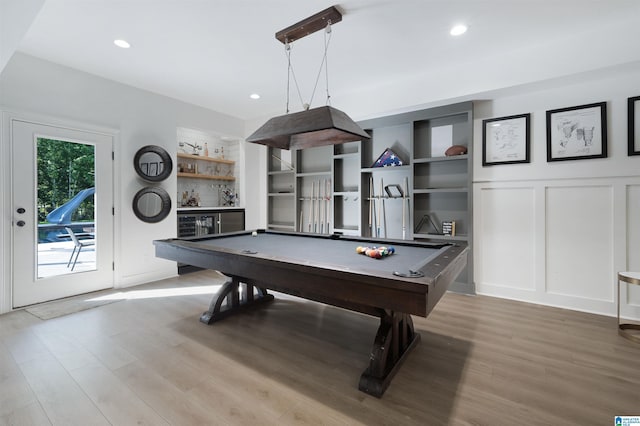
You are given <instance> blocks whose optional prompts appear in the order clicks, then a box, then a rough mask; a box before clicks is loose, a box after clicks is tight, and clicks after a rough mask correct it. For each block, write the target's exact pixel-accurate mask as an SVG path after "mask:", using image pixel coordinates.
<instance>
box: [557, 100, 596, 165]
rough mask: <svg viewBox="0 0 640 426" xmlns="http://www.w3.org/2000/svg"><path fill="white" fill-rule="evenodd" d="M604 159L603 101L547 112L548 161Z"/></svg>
mask: <svg viewBox="0 0 640 426" xmlns="http://www.w3.org/2000/svg"><path fill="white" fill-rule="evenodd" d="M606 157H607V103H606V102H599V103H594V104H588V105H580V106H575V107H571V108H561V109H554V110H550V111H547V161H564V160H584V159H588V158H606Z"/></svg>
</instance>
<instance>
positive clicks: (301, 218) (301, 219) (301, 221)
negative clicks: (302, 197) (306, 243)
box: [298, 209, 304, 232]
mask: <svg viewBox="0 0 640 426" xmlns="http://www.w3.org/2000/svg"><path fill="white" fill-rule="evenodd" d="M303 210H304V209H300V224H299V225H298V229H299V230H300V232H302V224H303V223H304V221H303V217H302V211H303Z"/></svg>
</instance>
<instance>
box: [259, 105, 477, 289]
mask: <svg viewBox="0 0 640 426" xmlns="http://www.w3.org/2000/svg"><path fill="white" fill-rule="evenodd" d="M472 111H473V105H472V103H471V102H464V103H460V104H455V105H448V106H443V107H437V108H430V109H426V110H421V111H414V112H409V113H404V114H398V115H393V116H387V117H381V118H377V119H372V120H367V121H363V122H360V123H359V124H360V126H361V127H362V128H363V129H365V130H366V131H367V132H368V133H369V134H370V135H371V140H369V141H362V142H360V141H357V142H348V143H344V144H340V145H333V146H329V147H326V146H325V147H318V148H312V149H305V150H299V151H294V152H292V153H290V154H287V155H289V157H287V158H290V159H291V165H292V167H293V170H291V169H287V170H282V168H283V167H284V166H283V164H282V163H281V162H280V161H277V160H274V159H273V157H278V158H281V157H280V156H281V154H282V155H284V154H283V152H282V151H281V150H278V149H275V148H269V150H270V153H269V157H270V159H269V167H268V179H269V194H268V197H269V202H268V205H269V220H268V222H269V227H270V228H272V229H287V230H296V231H303V232H325V233H327V232H329V233H343V234H350V235H362V236H367V237H370V236H373V237H380V238H388V239H414V240H423V241H434V242H438V241H451V242H458V243H462V244H468V246H469V248H471V247H472V236H473V229H472V225H473V220H472V217H473V203H472V191H471V179H472V156H473V153H472V151H471V149H472V140H473V137H472V136H473V135H472V131H473V130H472V128H473V117H472ZM451 145H463V146H466V147H467V153H466V154H463V155H458V156H445V155H444V151H445V150H446V148H447V147H448V146H451ZM386 149H391V150H392V151H393V152H394V153H395V154H396V155H397V157H398V158H399V159H400V160H401V161H402V165H396V166H393V167H374V163H376V160H377V159H378V158H379V157H380V155H381V154H382V153H383V152H385V150H386ZM326 182H330V184H329V185H330V190H328V189H325V188H326V186H325V185H326ZM318 185H320V187H321V190H320V192H319V193H318V189H317V188H318ZM318 206H321V208H322V206H324V208H326V209H328V212H327V211H325V213H324V214H325V216H324V218H323V217H322V216H321V217H320V219H319V220H318V219H317V215H321V213H320V212H318V211H317V210H316V209H317V207H318ZM321 211H322V210H321ZM448 221H452V222H455V235H443V232H442V222H448ZM318 223H322V224H323V225H322V226H321V225H318ZM467 265H468V266H467V270H466V272H463V273H462V274H461V276H460V277H459V278H458V281H459V282H456V283H455V284H454V286H453V287H452V289H453V290H457V291H462V292H467V293H474V292H475V288H474V285H473V256H472V254H471V253H470V254H469V257H468V262H467Z"/></svg>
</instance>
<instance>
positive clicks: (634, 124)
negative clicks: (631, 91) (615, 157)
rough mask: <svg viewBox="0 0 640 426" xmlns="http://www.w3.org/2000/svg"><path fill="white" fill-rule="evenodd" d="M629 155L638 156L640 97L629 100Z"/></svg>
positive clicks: (639, 151) (639, 152) (639, 147)
mask: <svg viewBox="0 0 640 426" xmlns="http://www.w3.org/2000/svg"><path fill="white" fill-rule="evenodd" d="M628 102H629V107H628V114H629V118H628V121H627V125H628V126H629V131H628V135H629V136H628V138H629V155H640V96H635V97H633V98H629V101H628Z"/></svg>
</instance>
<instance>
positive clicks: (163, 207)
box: [133, 187, 171, 223]
mask: <svg viewBox="0 0 640 426" xmlns="http://www.w3.org/2000/svg"><path fill="white" fill-rule="evenodd" d="M133 212H134V213H135V215H136V217H137V218H138V219H140V220H141V221H143V222H147V223H156V222H160V221H161V220H163V219H164V218H166V217H167V216H168V215H169V213H170V212H171V197H169V194H167V191H165V190H164V189H162V188H159V187H150V188H142V189H141V190H140V191H138V192H137V193H136V195H135V197H133Z"/></svg>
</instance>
